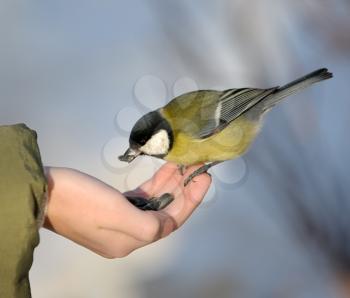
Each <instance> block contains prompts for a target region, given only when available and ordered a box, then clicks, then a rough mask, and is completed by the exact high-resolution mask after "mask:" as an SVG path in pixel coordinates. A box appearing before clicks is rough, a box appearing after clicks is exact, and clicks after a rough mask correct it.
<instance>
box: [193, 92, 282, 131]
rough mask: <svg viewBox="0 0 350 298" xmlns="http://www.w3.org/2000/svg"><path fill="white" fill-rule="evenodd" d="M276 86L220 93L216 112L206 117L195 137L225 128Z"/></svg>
mask: <svg viewBox="0 0 350 298" xmlns="http://www.w3.org/2000/svg"><path fill="white" fill-rule="evenodd" d="M276 89H277V87H275V88H270V89H257V88H240V89H228V90H225V91H223V92H222V93H221V95H220V97H219V100H218V102H217V103H216V104H217V109H216V110H215V111H216V112H215V113H213V114H212V116H211V117H210V119H207V123H206V125H204V126H203V127H202V128H201V129H200V131H199V132H198V134H197V136H196V137H197V138H207V137H209V136H211V135H213V134H215V133H217V132H219V131H221V130H222V129H223V128H225V127H226V126H227V125H228V124H229V123H230V122H232V121H233V120H235V119H236V118H238V117H239V116H240V115H242V113H244V112H245V111H247V110H248V109H249V108H251V107H252V106H254V105H255V104H256V103H258V102H259V101H261V100H262V99H263V98H265V97H266V96H268V95H269V94H271V93H273V92H274V91H275V90H276Z"/></svg>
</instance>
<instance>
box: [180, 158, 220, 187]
mask: <svg viewBox="0 0 350 298" xmlns="http://www.w3.org/2000/svg"><path fill="white" fill-rule="evenodd" d="M220 162H221V161H214V162H211V163H207V164H205V165H204V166H201V167H200V168H198V169H197V170H195V171H194V172H193V173H192V174H191V175H190V176H188V177H187V178H186V179H185V182H184V186H186V185H187V184H188V183H190V182H191V180H192V179H193V178H194V177H196V176H199V175H200V174H203V173H206V172H207V171H208V170H209V169H210V168H211V167H213V166H215V165H217V164H219V163H220Z"/></svg>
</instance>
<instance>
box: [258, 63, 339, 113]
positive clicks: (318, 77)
mask: <svg viewBox="0 0 350 298" xmlns="http://www.w3.org/2000/svg"><path fill="white" fill-rule="evenodd" d="M332 77H333V74H332V73H331V72H329V71H328V69H327V68H321V69H318V70H316V71H313V72H311V73H309V74H307V75H305V76H303V77H301V78H299V79H297V80H295V81H292V82H290V83H288V84H286V85H284V86H282V87H279V88H278V89H277V90H276V91H275V92H274V93H273V94H271V95H270V96H268V97H267V98H266V99H265V100H263V110H265V111H266V110H269V109H271V108H272V107H273V106H274V105H276V104H277V103H279V102H280V101H281V100H282V99H284V98H285V97H287V96H289V95H292V94H294V93H296V92H298V91H300V90H302V89H304V88H306V87H309V86H310V85H312V84H314V83H317V82H320V81H323V80H327V79H330V78H332Z"/></svg>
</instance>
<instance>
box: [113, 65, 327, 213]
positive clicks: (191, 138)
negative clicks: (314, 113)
mask: <svg viewBox="0 0 350 298" xmlns="http://www.w3.org/2000/svg"><path fill="white" fill-rule="evenodd" d="M332 77H333V74H332V73H331V72H329V71H328V69H327V68H321V69H318V70H315V71H313V72H311V73H309V74H307V75H304V76H303V77H300V78H298V79H296V80H294V81H292V82H290V83H288V84H286V85H283V86H282V87H280V86H276V87H272V88H267V89H263V88H249V87H245V88H231V89H226V90H223V91H218V90H198V91H192V92H187V93H184V94H182V95H180V96H177V97H175V98H174V99H172V100H171V101H170V102H169V103H167V104H166V105H165V106H163V107H160V108H158V109H156V110H154V111H151V112H149V113H147V114H145V115H143V116H142V117H141V118H140V119H139V120H138V121H137V122H136V123H135V125H134V126H133V128H132V129H131V133H130V137H129V148H128V149H127V150H126V152H125V153H124V154H123V155H121V156H119V160H121V161H125V162H129V163H130V162H132V161H133V160H134V159H135V158H136V157H137V156H140V155H149V156H153V157H156V158H161V159H163V160H166V161H170V162H174V163H176V164H178V166H179V170H180V171H181V172H182V173H183V170H184V169H185V168H186V167H188V166H190V165H195V164H203V166H201V167H199V168H198V169H197V170H195V171H194V172H193V173H191V174H190V175H189V176H188V177H187V178H186V179H185V182H184V184H185V186H186V185H187V184H188V183H190V181H191V180H193V179H194V178H195V177H196V176H197V175H200V174H202V173H204V172H207V171H208V169H210V168H211V167H213V166H215V165H217V164H219V163H221V162H223V161H226V160H231V159H235V158H237V157H239V156H242V155H243V154H244V153H245V152H246V151H247V149H248V148H249V147H250V145H251V144H252V142H253V140H254V139H255V138H256V136H257V135H258V133H259V131H260V130H261V127H262V123H263V119H264V116H265V115H266V114H267V113H268V111H270V110H271V109H272V108H273V107H274V106H275V105H276V104H278V103H280V102H281V101H282V100H283V99H284V98H286V97H288V96H290V95H293V94H294V93H296V92H298V91H300V90H302V89H304V88H306V87H309V86H310V85H312V84H314V83H317V82H320V81H323V80H326V79H330V78H332ZM160 205H161V206H162V208H164V206H166V205H167V204H159V202H158V203H157V206H160Z"/></svg>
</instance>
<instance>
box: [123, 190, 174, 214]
mask: <svg viewBox="0 0 350 298" xmlns="http://www.w3.org/2000/svg"><path fill="white" fill-rule="evenodd" d="M126 198H127V199H128V201H129V202H130V203H131V204H133V205H134V206H135V207H137V208H139V209H141V210H144V211H146V210H153V211H159V210H162V209H164V208H165V207H167V206H168V205H169V204H170V203H171V202H172V201H173V200H174V196H173V195H172V194H170V193H165V194H162V195H161V196H160V197H152V198H149V199H147V198H143V197H131V196H126Z"/></svg>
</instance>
